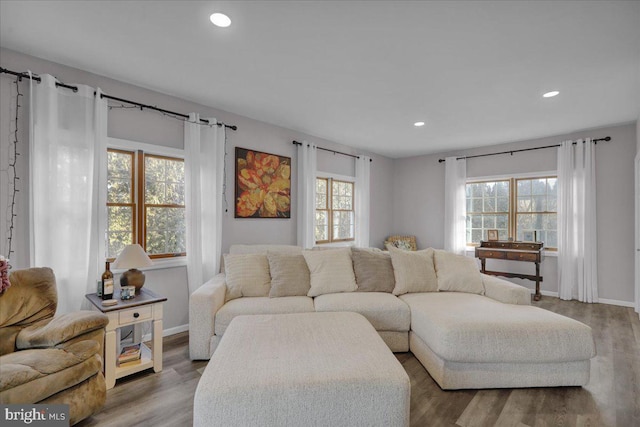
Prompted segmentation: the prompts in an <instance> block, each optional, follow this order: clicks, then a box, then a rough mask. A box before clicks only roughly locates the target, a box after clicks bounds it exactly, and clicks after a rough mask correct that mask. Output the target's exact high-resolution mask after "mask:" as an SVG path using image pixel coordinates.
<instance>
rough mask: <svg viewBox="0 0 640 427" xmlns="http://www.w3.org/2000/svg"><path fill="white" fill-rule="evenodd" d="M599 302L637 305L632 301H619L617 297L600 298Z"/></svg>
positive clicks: (627, 305) (621, 305) (632, 306)
mask: <svg viewBox="0 0 640 427" xmlns="http://www.w3.org/2000/svg"><path fill="white" fill-rule="evenodd" d="M598 302H599V303H600V304H609V305H619V306H620V307H631V308H634V307H635V304H634V303H632V302H630V301H619V300H617V299H606V298H598Z"/></svg>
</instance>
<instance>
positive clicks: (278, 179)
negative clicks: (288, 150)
mask: <svg viewBox="0 0 640 427" xmlns="http://www.w3.org/2000/svg"><path fill="white" fill-rule="evenodd" d="M235 217H236V218H291V158H290V157H284V156H278V155H276V154H269V153H263V152H260V151H255V150H249V149H247V148H239V147H236V209H235Z"/></svg>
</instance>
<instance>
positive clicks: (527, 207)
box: [518, 197, 532, 212]
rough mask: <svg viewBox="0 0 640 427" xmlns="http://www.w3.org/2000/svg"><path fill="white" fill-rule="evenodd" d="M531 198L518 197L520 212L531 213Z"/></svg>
mask: <svg viewBox="0 0 640 427" xmlns="http://www.w3.org/2000/svg"><path fill="white" fill-rule="evenodd" d="M531 204H532V203H531V197H518V212H531Z"/></svg>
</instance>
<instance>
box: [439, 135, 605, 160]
mask: <svg viewBox="0 0 640 427" xmlns="http://www.w3.org/2000/svg"><path fill="white" fill-rule="evenodd" d="M600 141H607V142H608V141H611V137H610V136H605V137H604V138H598V139H592V140H591V142H593V143H595V144H597V143H598V142H600ZM577 143H578V142H577V141H573V145H576V144H577ZM560 145H561V144H555V145H545V146H544V147H533V148H521V149H519V150H509V151H500V152H498V153H487V154H476V155H475V156H462V157H456V160H462V159H473V158H476V157H487V156H497V155H499V154H511V155H513V153H520V152H522V151H534V150H542V149H544V148H554V147H560ZM443 162H445V159H438V163H443Z"/></svg>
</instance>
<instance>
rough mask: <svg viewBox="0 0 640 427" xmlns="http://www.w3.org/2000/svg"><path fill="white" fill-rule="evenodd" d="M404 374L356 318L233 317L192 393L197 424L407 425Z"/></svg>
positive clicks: (316, 315) (317, 315)
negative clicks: (193, 393)
mask: <svg viewBox="0 0 640 427" xmlns="http://www.w3.org/2000/svg"><path fill="white" fill-rule="evenodd" d="M410 394H411V385H410V382H409V377H408V376H407V374H406V372H405V371H404V369H403V368H402V365H400V363H399V362H398V360H397V359H396V358H395V356H394V355H393V353H391V351H390V350H389V348H388V347H387V346H386V345H385V343H384V342H383V341H382V339H381V338H380V336H379V335H378V334H377V332H376V331H375V329H374V328H373V327H372V326H371V324H370V323H369V322H368V321H367V320H366V319H365V318H364V317H363V316H362V315H360V314H357V313H300V314H280V315H258V316H238V317H236V318H234V319H233V321H232V322H231V324H230V325H229V327H228V328H227V330H226V331H225V334H224V336H223V338H222V340H221V341H220V344H219V346H218V348H217V349H216V351H215V353H214V354H213V356H212V357H211V360H210V361H209V364H208V365H207V367H206V369H205V371H204V374H203V375H202V378H201V379H200V382H199V384H198V388H197V389H196V394H195V397H194V408H193V425H194V426H196V427H198V426H295V427H298V426H385V427H388V426H408V425H409V401H410Z"/></svg>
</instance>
